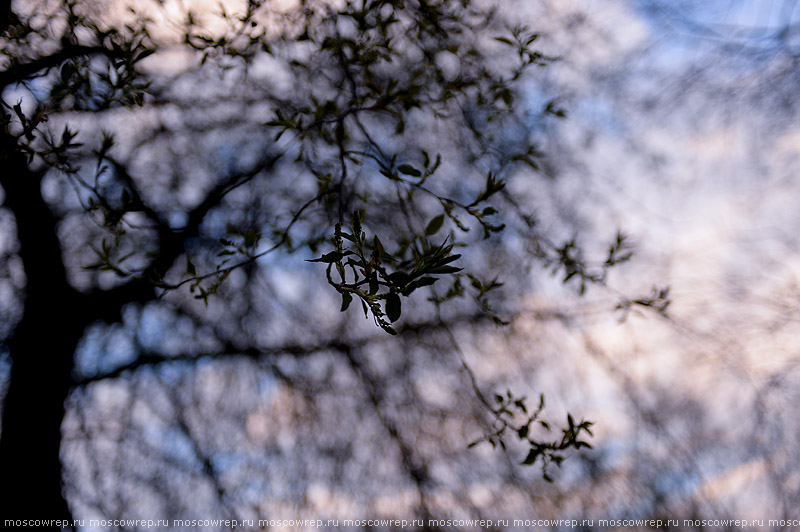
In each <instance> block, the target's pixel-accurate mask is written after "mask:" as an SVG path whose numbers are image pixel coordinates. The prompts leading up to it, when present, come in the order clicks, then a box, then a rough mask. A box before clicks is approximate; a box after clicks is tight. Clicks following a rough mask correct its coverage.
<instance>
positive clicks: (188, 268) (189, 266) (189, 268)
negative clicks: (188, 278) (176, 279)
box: [186, 255, 197, 275]
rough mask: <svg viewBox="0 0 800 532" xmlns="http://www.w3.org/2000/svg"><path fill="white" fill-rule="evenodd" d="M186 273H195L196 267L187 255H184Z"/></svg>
mask: <svg viewBox="0 0 800 532" xmlns="http://www.w3.org/2000/svg"><path fill="white" fill-rule="evenodd" d="M186 273H188V274H189V275H197V268H195V267H194V264H193V263H192V261H191V259H190V258H189V255H186Z"/></svg>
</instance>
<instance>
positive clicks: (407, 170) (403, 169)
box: [397, 164, 422, 177]
mask: <svg viewBox="0 0 800 532" xmlns="http://www.w3.org/2000/svg"><path fill="white" fill-rule="evenodd" d="M397 170H398V171H399V172H400V173H401V174H405V175H410V176H411V177H422V172H420V171H419V170H417V169H416V168H414V167H413V166H411V165H410V164H401V165H400V166H398V167H397Z"/></svg>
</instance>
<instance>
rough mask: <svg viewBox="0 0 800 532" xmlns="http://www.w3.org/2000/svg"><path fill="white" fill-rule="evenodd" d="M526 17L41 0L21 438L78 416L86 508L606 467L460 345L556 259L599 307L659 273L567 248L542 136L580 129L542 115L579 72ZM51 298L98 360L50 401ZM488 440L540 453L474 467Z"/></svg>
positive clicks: (425, 512) (16, 177) (68, 370)
mask: <svg viewBox="0 0 800 532" xmlns="http://www.w3.org/2000/svg"><path fill="white" fill-rule="evenodd" d="M510 20H512V18H511V17H509V16H508V14H507V13H505V11H504V9H499V8H498V6H497V5H493V4H492V3H490V2H486V3H482V2H469V1H452V0H437V1H429V0H413V1H404V0H372V1H366V0H364V1H356V2H350V1H346V2H331V3H326V2H314V3H312V2H299V3H292V2H289V3H281V2H268V1H264V2H261V1H255V0H250V1H248V2H242V3H238V4H237V3H229V4H221V5H220V6H218V7H214V8H208V7H205V6H203V5H201V4H197V5H184V3H182V2H179V1H176V2H152V3H137V4H136V5H133V6H123V5H121V4H117V3H111V2H103V1H90V0H84V1H78V0H75V1H67V2H53V1H41V2H36V1H30V2H18V3H15V4H13V6H12V9H11V11H10V12H9V14H8V24H7V25H6V27H5V28H4V33H3V37H2V39H3V40H2V45H3V48H2V58H0V61H1V63H0V64H1V65H2V71H1V72H0V85H2V87H3V95H2V96H3V102H2V103H3V114H2V117H3V124H2V125H3V135H4V136H3V145H2V150H3V151H2V157H3V160H4V161H5V162H8V163H9V167H10V168H13V171H12V172H9V173H7V174H6V175H4V176H3V179H2V185H3V188H4V190H5V192H6V200H7V201H6V204H5V207H6V210H5V211H4V213H5V215H6V218H7V220H5V222H4V224H5V227H4V230H5V231H6V233H7V234H8V235H9V238H8V239H7V241H8V245H7V246H6V247H5V248H4V259H3V268H4V272H5V273H6V274H7V277H8V282H7V283H6V284H5V285H4V286H7V287H8V291H7V293H6V294H5V299H4V301H3V303H4V305H5V309H6V311H5V312H6V315H7V316H8V320H7V322H8V323H9V324H11V326H9V328H8V331H5V332H6V334H7V335H8V343H9V345H10V346H11V356H10V358H11V362H12V365H11V372H10V377H9V379H10V380H9V382H10V384H9V392H8V396H7V397H6V401H5V404H4V408H3V411H4V420H6V421H7V420H11V419H14V420H21V419H23V417H22V414H20V412H22V411H23V409H24V408H33V407H34V406H36V407H38V406H39V405H40V404H46V403H48V401H49V402H50V403H49V404H51V405H54V406H53V409H54V410H55V412H58V411H59V409H61V408H62V406H61V404H62V403H63V400H64V399H65V398H66V399H67V402H66V410H65V412H64V422H63V425H62V427H61V428H62V431H61V437H62V440H61V457H62V458H61V461H62V464H63V467H64V471H63V476H62V480H63V482H64V485H65V494H66V498H67V501H68V503H69V505H70V508H71V509H72V511H73V513H74V514H75V515H76V516H88V517H89V518H93V517H102V518H110V517H113V518H123V517H126V516H129V515H131V514H136V515H140V514H142V515H143V516H149V517H155V516H159V517H156V518H162V517H169V518H173V517H176V518H177V517H184V518H192V517H196V514H197V513H198V512H199V511H201V510H202V511H205V510H208V509H212V510H213V511H214V512H217V513H219V514H220V516H232V517H235V518H245V517H247V518H254V517H255V518H258V517H263V516H265V515H273V514H275V513H278V514H281V513H284V514H294V513H296V512H306V511H313V512H316V513H320V514H326V515H334V514H336V515H338V514H337V512H340V511H343V510H342V509H345V510H347V511H349V512H351V513H355V514H362V513H364V512H367V511H369V512H376V513H378V514H380V515H406V516H409V515H414V516H420V517H423V518H428V517H434V518H435V517H445V516H452V515H458V514H459V512H463V511H467V512H469V513H473V514H475V515H482V514H483V513H484V512H485V511H490V510H488V509H486V508H489V507H486V508H484V506H485V505H484V504H482V503H478V502H474V501H473V500H471V499H470V498H469V497H467V498H465V497H464V496H463V495H464V493H462V492H461V491H460V490H463V489H472V488H471V487H469V488H468V487H465V486H468V485H469V484H471V482H472V481H470V482H468V483H467V484H464V485H461V486H456V485H453V483H451V482H450V481H448V480H447V479H448V478H452V477H453V475H457V476H458V475H461V474H467V475H468V476H472V475H475V477H474V478H475V482H478V481H479V480H480V479H481V478H484V477H485V476H486V475H487V474H490V473H492V472H497V471H499V469H500V468H501V467H502V466H501V464H502V463H503V461H508V463H507V465H508V468H507V471H508V473H507V474H508V475H512V476H513V477H514V478H517V476H518V475H525V478H526V479H528V480H526V481H525V482H537V480H535V479H536V476H535V474H530V473H523V472H517V468H518V466H519V465H520V464H523V465H533V464H541V467H542V472H543V478H544V479H545V480H548V481H551V480H552V468H551V467H550V466H551V465H552V464H555V465H557V466H560V465H561V463H562V461H563V460H564V457H565V456H566V455H567V454H566V453H567V452H568V451H570V450H571V449H581V448H584V447H587V448H588V447H590V445H589V443H588V442H587V441H586V436H590V435H591V434H592V433H591V430H590V426H591V423H589V422H586V421H575V420H574V418H573V416H572V415H569V414H568V415H567V416H566V417H567V420H566V424H565V425H564V428H556V427H555V426H552V427H551V424H550V422H548V421H546V420H545V419H544V418H543V417H542V409H543V406H544V404H543V401H540V404H539V407H538V408H537V409H536V410H535V411H533V412H530V413H529V412H528V410H527V408H528V407H527V406H526V403H525V399H524V397H517V396H515V395H513V394H512V392H508V393H507V394H506V395H498V396H497V400H496V401H495V402H494V403H492V401H490V400H487V399H486V398H485V396H484V393H486V394H488V391H489V390H494V389H506V388H507V387H508V386H506V385H507V384H511V383H510V382H506V381H507V380H509V379H507V378H505V377H504V375H505V373H504V372H508V375H509V376H511V375H514V374H516V372H517V369H516V368H515V367H513V366H509V367H507V368H504V369H503V370H502V371H501V374H500V375H498V374H497V369H498V368H494V369H493V370H491V371H490V370H487V369H486V368H483V367H478V366H476V361H475V360H471V359H472V358H473V357H474V356H475V355H476V353H473V352H467V351H465V350H462V348H460V347H459V346H460V345H462V341H463V338H462V337H463V336H464V335H477V336H478V337H482V338H483V337H484V335H485V339H484V340H482V341H486V342H489V344H490V345H487V346H486V349H485V352H486V354H487V355H489V354H490V353H491V352H493V351H494V350H495V349H496V347H493V345H492V344H493V342H495V341H496V336H495V335H496V334H498V329H497V327H498V326H503V325H508V324H510V323H512V322H513V320H514V319H516V317H517V316H518V314H519V312H520V309H521V308H522V307H521V306H520V304H519V303H520V301H523V300H524V299H525V297H526V294H527V290H528V289H529V287H530V285H529V278H528V275H529V272H530V270H531V268H532V267H534V266H535V267H540V268H541V267H542V266H544V267H545V268H549V269H550V270H551V271H552V273H553V274H554V275H557V276H558V278H559V279H560V280H561V281H563V283H569V284H570V285H571V284H572V282H573V281H575V282H576V287H577V291H578V292H580V293H581V294H583V293H584V292H585V291H586V288H587V286H588V285H589V284H596V285H600V286H604V285H605V284H606V280H607V278H608V272H609V270H610V269H611V268H612V267H614V266H616V265H617V264H621V263H625V262H627V261H628V260H629V259H630V257H631V248H630V246H629V244H628V242H627V239H626V237H625V235H624V234H623V233H621V232H617V233H616V238H615V240H614V241H613V242H612V243H611V244H610V246H608V247H607V252H606V251H605V250H603V249H600V250H598V251H597V252H592V253H591V254H588V255H587V256H591V257H596V258H595V259H586V258H585V253H584V251H583V246H581V245H579V244H578V241H579V240H578V238H577V237H576V236H575V234H576V232H577V231H576V228H575V227H572V226H571V224H570V223H569V222H568V221H567V220H557V221H558V222H559V223H560V225H558V226H556V227H549V228H542V227H541V225H542V221H543V220H542V219H541V218H540V217H539V216H538V214H537V212H536V210H535V209H534V208H533V203H532V202H531V201H530V198H531V196H535V195H537V194H538V193H539V192H540V191H542V190H546V189H547V188H548V187H550V186H551V185H550V183H549V181H550V177H549V176H548V175H547V172H545V171H543V170H542V169H543V166H545V165H548V164H549V165H553V163H552V162H548V160H547V157H545V154H544V152H543V151H542V149H541V148H542V146H541V145H542V144H543V143H544V142H545V141H546V135H545V130H546V128H547V127H549V126H548V124H549V123H550V122H551V121H552V120H556V119H558V118H563V117H564V116H565V114H566V113H565V111H564V109H563V108H562V107H561V106H560V105H558V104H557V102H556V101H555V100H554V99H553V98H552V97H549V96H547V97H542V98H534V99H531V98H530V97H529V95H530V94H531V91H533V90H534V88H535V87H537V86H538V85H537V84H538V79H539V76H541V72H542V67H545V66H546V65H548V64H549V63H550V62H551V61H552V58H551V57H549V56H548V55H545V54H543V53H541V52H540V51H539V50H538V49H537V48H536V46H537V44H538V40H539V34H538V33H536V32H535V31H534V29H533V27H532V26H529V25H525V24H519V23H517V22H513V23H510V22H509V21H510ZM40 194H41V196H40ZM42 200H43V205H44V207H45V208H44V209H43V210H40V211H37V212H42V213H46V215H45V214H41V215H39V216H38V218H37V217H34V218H33V219H32V222H30V221H25V220H26V219H25V214H26V212H27V211H28V205H36V204H40V203H42ZM31 212H33V211H31ZM9 214H10V215H11V216H9ZM609 233H610V234H609V235H608V236H610V235H613V234H614V229H610V230H609ZM15 234H16V238H17V242H16V243H15V242H14V237H13V235H15ZM54 236H55V237H57V238H54ZM600 241H604V238H600V239H597V242H600ZM561 242H563V243H561ZM593 243H594V242H593ZM603 246H604V245H603ZM603 246H601V248H602V247H603ZM20 249H22V250H23V252H21V251H20ZM43 257H47V258H43ZM58 258H61V259H62V261H63V270H62V267H61V266H60V265H59V266H58V267H55V266H54V269H53V270H52V271H53V273H52V275H50V274H48V273H47V269H48V267H49V266H50V265H48V264H44V263H43V261H45V260H48V261H49V260H53V261H56V260H58ZM62 274H63V277H64V278H63V279H62V278H61V276H62ZM45 281H46V282H45ZM37 283H42V284H41V286H43V287H45V288H39V286H40V284H37ZM504 284H505V286H504ZM48 287H49V288H48ZM42 290H44V291H45V294H44V295H43V296H42V297H40V296H39V294H40V293H41V291H42ZM48 291H49V292H48ZM34 293H35V294H36V297H33V296H32V295H31V294H34ZM48 293H49V294H50V297H52V298H54V299H59V301H57V302H56V303H58V304H64V301H66V299H63V300H62V297H63V298H68V299H69V301H70V302H71V301H75V302H76V303H75V304H74V305H73V304H71V303H70V304H69V305H70V308H68V309H66V310H65V311H66V312H68V313H69V320H68V323H70V324H72V325H71V327H74V328H75V330H73V331H72V334H74V335H75V337H76V338H80V340H79V341H78V344H77V345H74V346H73V345H71V344H69V343H66V345H58V346H57V345H56V344H55V343H51V344H45V345H47V346H48V347H47V349H50V347H52V348H53V349H58V350H59V351H58V352H54V353H52V354H50V355H48V356H51V357H61V361H60V362H59V364H57V365H56V366H57V367H59V368H63V369H59V370H50V369H48V371H47V372H46V373H47V374H48V378H52V379H54V381H55V382H59V389H61V388H60V387H61V386H62V385H63V383H64V382H65V381H69V382H68V384H67V385H65V386H64V388H63V390H64V391H63V393H64V396H59V393H61V392H58V391H52V390H50V391H42V393H41V395H40V396H39V397H37V398H36V399H35V401H33V402H29V403H28V404H26V403H25V402H24V401H21V400H20V393H23V392H20V389H25V390H27V391H25V392H24V393H27V394H28V395H27V397H29V399H30V398H31V397H32V396H31V394H32V393H33V392H31V391H30V390H31V389H32V386H34V385H35V372H34V373H30V371H31V369H30V368H31V366H32V365H35V364H31V361H32V360H33V357H36V356H37V355H36V354H33V351H32V347H33V345H34V344H26V343H25V342H26V341H27V340H25V339H26V338H29V337H33V339H34V340H36V341H40V340H41V338H37V335H36V334H35V329H36V327H37V325H38V324H37V323H36V319H37V316H45V315H46V316H48V318H47V319H52V316H50V314H46V313H44V314H43V313H42V312H44V311H43V310H40V309H41V308H45V307H48V302H47V301H46V300H47V297H48ZM658 298H660V299H646V298H644V299H642V298H634V299H630V300H626V301H627V307H626V309H627V308H628V307H630V306H643V307H649V306H652V307H656V308H658V309H659V310H662V311H663V310H665V309H666V306H665V305H662V306H660V307H659V306H658V305H659V304H658V303H656V301H660V300H665V299H666V292H661V293H660V294H659V295H658ZM353 302H355V304H353V305H352V306H351V304H352V303H353ZM37 305H38V306H37ZM359 307H360V308H359ZM609 308H611V306H609ZM337 311H340V312H337ZM361 311H363V314H364V316H366V317H367V318H369V319H370V320H369V321H367V320H364V317H363V316H361V315H360V314H361ZM42 320H44V318H42ZM370 321H371V322H374V324H375V325H377V327H374V326H371V325H370ZM15 322H18V323H19V324H22V325H18V326H17V328H16V329H14V327H13V324H14V323H15ZM30 323H33V325H32V326H31V325H29V324H30ZM42 326H44V327H46V326H48V324H44V323H42ZM84 327H86V329H85V331H83V328H84ZM32 330H33V331H34V332H33V333H31V332H30V331H32ZM20 331H23V333H21V332H20ZM384 331H385V332H388V333H391V335H392V336H388V335H384V334H383V332H384ZM500 334H502V333H500ZM25 335H28V336H25ZM393 336H397V338H393ZM36 345H39V344H36ZM61 350H63V352H61ZM73 351H74V356H75V364H74V366H73V365H72V363H71V360H70V356H71V355H72V353H73ZM470 351H471V350H470ZM490 356H491V355H490ZM26 357H27V358H26ZM22 368H25V370H26V371H29V373H28V374H27V376H26V377H20V375H23V373H22V371H23V369H22ZM59 372H60V373H59ZM32 375H33V377H32ZM22 378H24V379H27V380H26V381H24V382H25V383H26V384H25V385H16V387H15V383H19V382H23V381H20V379H22ZM514 384H515V385H520V386H521V387H522V389H523V390H530V389H531V383H530V382H527V379H525V380H523V381H522V382H516V383H514ZM515 389H519V386H515ZM23 396H24V395H23ZM34 402H35V405H34V404H33V403H34ZM34 410H35V408H34ZM34 415H36V414H34ZM15 423H16V421H15ZM43 423H44V422H43ZM14 427H16V425H15V424H14V423H12V422H10V421H9V422H8V423H6V422H5V421H4V429H3V431H4V436H3V438H4V440H6V441H9V439H10V438H14V437H15V435H16V432H13V433H12V431H15V430H18V429H16V428H14ZM344 427H347V428H346V429H345V428H344ZM53 428H54V429H55V428H56V427H53ZM551 431H553V432H555V433H556V434H559V435H558V436H555V437H554V436H552V435H551V434H550V432H551ZM508 433H512V434H513V435H515V437H516V440H517V441H515V442H513V443H512V442H509V443H507V442H506V440H505V439H504V436H506V435H507V434H508ZM484 440H485V441H486V442H488V444H490V446H491V447H495V446H497V445H499V446H500V447H502V448H503V450H505V449H506V446H513V447H514V448H513V449H511V450H510V451H511V452H509V453H508V454H506V453H503V454H498V455H490V456H487V457H486V461H485V462H483V465H481V466H479V467H475V465H474V463H473V462H474V456H475V453H479V452H480V449H481V448H482V447H479V448H478V449H476V450H471V449H469V448H468V444H469V443H470V442H476V443H478V442H480V441H484ZM15 445H16V447H13V448H14V449H15V451H14V454H16V453H23V452H25V451H24V447H23V446H22V444H15ZM28 451H29V453H30V455H29V456H25V457H21V456H17V457H15V459H16V460H17V465H15V466H14V467H16V468H17V469H15V471H17V470H19V471H20V472H23V471H24V469H25V463H30V462H31V461H33V460H35V458H36V457H35V456H34V454H35V452H37V451H36V448H35V447H32V448H30V449H29V450H28ZM481 456H483V455H481ZM517 456H519V458H517ZM445 457H449V458H447V459H446V460H445ZM7 458H8V459H9V460H10V459H11V455H10V453H9V455H8V457H7ZM23 458H24V459H23ZM56 475H60V473H59V472H57V473H56ZM365 477H369V480H368V481H364V480H363V479H364V478H365ZM495 478H498V479H500V478H502V475H499V476H497V477H495ZM520 482H522V481H520ZM189 485H197V486H199V487H196V488H193V489H192V490H191V491H189V490H188V489H187V486H189ZM315 489H317V491H319V490H320V489H321V490H322V491H323V492H325V493H327V494H328V495H325V496H324V497H323V499H325V500H328V499H330V501H328V502H313V501H311V500H310V498H313V494H314V493H315V491H314V490H315ZM523 491H524V490H523ZM19 493H20V494H23V493H24V491H23V490H20V491H19ZM520 493H522V492H520ZM388 494H391V496H390V495H388ZM20 496H24V495H20ZM341 497H345V498H346V499H347V500H346V501H344V502H342V501H339V499H338V498H341ZM387 498H388V500H384V499H387ZM480 498H481V497H479V499H480ZM336 501H338V502H336ZM348 501H349V502H348ZM466 501H468V502H466ZM339 502H342V504H341V505H340V504H339ZM464 504H466V506H463V505H464ZM491 511H492V512H494V511H495V510H491ZM497 515H498V516H501V514H497ZM351 517H357V515H351Z"/></svg>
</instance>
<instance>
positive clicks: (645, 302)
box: [616, 286, 672, 321]
mask: <svg viewBox="0 0 800 532" xmlns="http://www.w3.org/2000/svg"><path fill="white" fill-rule="evenodd" d="M671 303H672V300H671V299H670V296H669V287H668V286H666V287H657V286H654V287H653V289H652V291H651V293H650V295H649V296H645V297H640V298H637V299H627V298H626V299H623V300H622V301H620V302H619V303H618V304H617V306H616V310H618V311H620V318H619V319H620V321H625V320H626V319H627V318H628V315H629V314H630V312H631V310H632V309H633V308H634V307H642V308H649V309H651V310H654V311H656V312H657V313H658V314H660V315H662V316H664V317H666V316H667V309H668V308H669V306H670V304H671Z"/></svg>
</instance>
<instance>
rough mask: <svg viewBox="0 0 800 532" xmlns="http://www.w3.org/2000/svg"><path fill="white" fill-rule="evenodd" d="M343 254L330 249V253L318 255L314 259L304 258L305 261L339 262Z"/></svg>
mask: <svg viewBox="0 0 800 532" xmlns="http://www.w3.org/2000/svg"><path fill="white" fill-rule="evenodd" d="M343 256H344V255H342V254H341V253H339V252H338V251H331V252H330V253H326V254H324V255H323V256H321V257H318V258H316V259H306V262H325V263H327V264H330V263H332V262H339V261H340V260H342V257H343Z"/></svg>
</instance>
